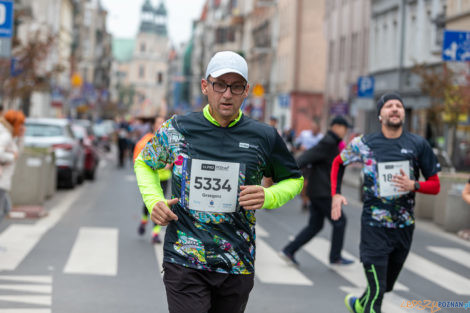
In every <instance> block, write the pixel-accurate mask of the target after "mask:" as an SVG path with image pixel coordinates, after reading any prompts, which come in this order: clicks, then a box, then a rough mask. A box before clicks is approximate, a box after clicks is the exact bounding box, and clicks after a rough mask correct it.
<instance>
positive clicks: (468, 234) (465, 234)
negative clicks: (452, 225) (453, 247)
mask: <svg viewBox="0 0 470 313" xmlns="http://www.w3.org/2000/svg"><path fill="white" fill-rule="evenodd" d="M457 235H458V236H459V237H460V238H462V239H465V240H468V241H470V229H463V230H461V231H459V232H458V233H457Z"/></svg>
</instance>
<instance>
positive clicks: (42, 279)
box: [0, 275, 52, 284]
mask: <svg viewBox="0 0 470 313" xmlns="http://www.w3.org/2000/svg"><path fill="white" fill-rule="evenodd" d="M2 280H8V281H16V282H28V283H43V284H52V276H16V275H0V281H2Z"/></svg>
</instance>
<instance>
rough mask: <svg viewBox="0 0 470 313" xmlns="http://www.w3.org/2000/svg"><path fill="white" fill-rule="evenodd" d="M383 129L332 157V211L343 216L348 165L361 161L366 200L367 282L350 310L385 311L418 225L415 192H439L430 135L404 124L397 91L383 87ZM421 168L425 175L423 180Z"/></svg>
mask: <svg viewBox="0 0 470 313" xmlns="http://www.w3.org/2000/svg"><path fill="white" fill-rule="evenodd" d="M377 111H378V117H379V120H380V123H381V131H380V132H377V133H374V134H370V135H365V136H359V137H356V138H354V139H353V140H352V141H351V143H350V144H349V145H348V146H347V147H346V148H345V149H344V150H343V151H342V152H341V154H340V155H339V156H337V157H336V158H335V160H334V161H333V166H332V169H331V193H332V196H333V199H332V208H331V217H332V219H334V220H337V219H339V218H340V217H341V205H342V204H347V201H346V198H345V197H344V196H342V195H341V190H340V187H341V179H342V172H343V170H344V166H346V165H348V164H351V163H353V162H361V163H362V164H363V172H364V192H365V200H364V206H363V212H362V218H361V242H360V246H359V250H360V258H361V262H362V263H363V266H364V270H365V274H366V278H367V283H368V287H367V289H366V290H365V292H364V294H363V295H362V296H361V297H360V298H357V297H355V296H353V295H347V296H346V298H345V300H344V302H345V304H346V307H347V308H348V310H349V311H350V312H351V313H362V312H365V313H369V312H375V313H380V312H381V306H382V299H383V296H384V293H385V292H388V291H391V290H392V289H393V285H394V284H395V282H396V280H397V278H398V275H399V273H400V271H401V269H402V267H403V264H404V262H405V259H406V257H407V255H408V252H409V251H410V247H411V241H412V235H413V230H414V223H415V220H414V216H413V207H414V203H415V193H416V192H422V193H427V194H437V193H438V192H439V189H440V184H439V178H438V176H437V172H438V171H439V170H440V165H439V163H438V162H437V158H436V156H435V155H434V153H433V151H432V149H431V147H430V146H429V144H428V143H427V141H426V140H425V139H424V138H422V137H420V136H418V135H414V134H411V133H409V132H407V131H405V130H404V129H403V122H404V120H405V108H404V105H403V101H402V99H401V97H400V95H399V94H398V93H395V92H390V93H385V94H384V95H383V96H382V97H380V99H379V100H378V102H377ZM419 171H421V172H422V173H423V175H424V178H425V181H419Z"/></svg>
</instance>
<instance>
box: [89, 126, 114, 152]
mask: <svg viewBox="0 0 470 313" xmlns="http://www.w3.org/2000/svg"><path fill="white" fill-rule="evenodd" d="M93 132H94V133H95V137H96V141H97V144H98V147H100V148H102V149H103V150H104V151H106V152H109V151H111V142H112V136H113V133H112V131H111V132H109V128H108V127H106V125H105V124H101V123H100V124H95V125H93Z"/></svg>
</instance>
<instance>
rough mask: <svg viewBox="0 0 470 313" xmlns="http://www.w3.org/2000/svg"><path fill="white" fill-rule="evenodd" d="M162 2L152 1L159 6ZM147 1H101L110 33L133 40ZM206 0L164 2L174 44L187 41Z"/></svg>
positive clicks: (172, 0) (168, 0) (169, 0)
mask: <svg viewBox="0 0 470 313" xmlns="http://www.w3.org/2000/svg"><path fill="white" fill-rule="evenodd" d="M160 1H161V0H151V2H152V4H153V5H154V6H157V5H158V4H159V3H160ZM144 2H145V0H101V4H102V5H103V7H105V9H107V10H108V21H107V27H108V31H109V32H110V33H111V34H113V36H114V37H118V38H133V37H134V36H135V35H136V34H137V30H138V27H139V22H140V9H141V7H142V4H143V3H144ZM204 2H205V0H164V3H165V6H166V8H167V11H168V32H169V37H170V39H171V40H172V42H173V43H176V44H180V43H181V42H184V41H187V40H188V39H189V37H190V35H191V25H192V21H193V20H194V19H197V18H199V17H200V15H201V11H202V7H203V5H204Z"/></svg>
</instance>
